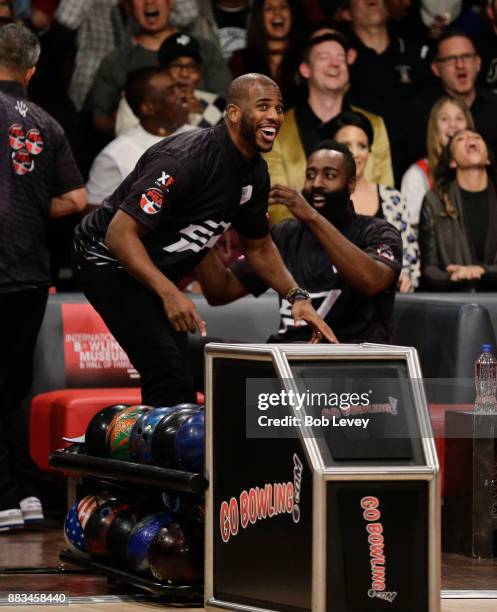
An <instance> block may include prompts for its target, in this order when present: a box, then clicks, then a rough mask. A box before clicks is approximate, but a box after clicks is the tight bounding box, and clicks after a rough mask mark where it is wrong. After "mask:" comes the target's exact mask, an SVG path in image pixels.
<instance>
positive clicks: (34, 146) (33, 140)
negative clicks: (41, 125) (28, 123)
mask: <svg viewBox="0 0 497 612" xmlns="http://www.w3.org/2000/svg"><path fill="white" fill-rule="evenodd" d="M43 145H44V142H43V136H42V135H41V134H40V130H37V129H36V128H33V129H32V130H29V132H28V133H27V134H26V149H27V150H28V151H29V152H30V153H31V155H39V154H40V153H41V152H42V151H43Z"/></svg>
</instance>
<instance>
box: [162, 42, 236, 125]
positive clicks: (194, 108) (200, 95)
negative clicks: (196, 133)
mask: <svg viewBox="0 0 497 612" xmlns="http://www.w3.org/2000/svg"><path fill="white" fill-rule="evenodd" d="M159 63H160V64H161V66H163V67H164V68H165V69H166V70H168V72H169V74H170V75H171V76H172V77H173V79H174V80H175V81H176V83H179V84H180V85H182V86H183V87H184V89H185V92H186V99H187V101H188V106H189V111H190V112H189V119H188V122H189V123H190V125H194V126H198V127H213V126H215V125H218V123H220V122H221V121H222V118H223V112H224V106H225V101H224V99H223V98H221V96H218V95H217V94H215V93H211V92H208V91H203V90H201V89H198V85H199V83H200V76H201V71H200V67H201V66H200V65H201V63H202V57H201V55H200V46H199V44H198V42H197V40H196V39H195V38H193V36H189V35H188V34H179V33H178V34H174V35H173V36H170V37H169V38H167V39H166V40H165V41H164V42H163V43H162V46H161V48H160V49H159Z"/></svg>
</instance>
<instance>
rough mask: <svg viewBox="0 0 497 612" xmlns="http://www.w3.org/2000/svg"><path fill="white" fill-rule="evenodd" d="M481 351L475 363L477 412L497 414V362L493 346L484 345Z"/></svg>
mask: <svg viewBox="0 0 497 612" xmlns="http://www.w3.org/2000/svg"><path fill="white" fill-rule="evenodd" d="M481 351H482V352H481V355H480V356H479V357H478V359H477V360H476V363H475V387H476V399H475V412H477V413H479V414H497V399H496V397H495V393H496V391H497V360H496V359H495V357H494V356H493V354H492V345H491V344H483V345H482V347H481Z"/></svg>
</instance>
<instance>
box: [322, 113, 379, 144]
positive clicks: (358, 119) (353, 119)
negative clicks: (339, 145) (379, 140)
mask: <svg viewBox="0 0 497 612" xmlns="http://www.w3.org/2000/svg"><path fill="white" fill-rule="evenodd" d="M348 125H353V126H354V127H356V128H359V129H360V130H362V131H363V132H364V133H365V134H366V136H367V138H368V144H369V147H370V148H371V146H372V144H373V140H374V130H373V126H372V125H371V121H370V120H369V119H368V118H367V117H366V115H363V114H362V113H358V112H354V111H345V112H343V113H340V114H339V115H337V116H336V117H335V118H334V119H333V120H332V121H331V122H330V125H329V129H330V134H331V135H332V136H333V137H335V136H336V134H337V132H338V131H339V130H341V129H342V128H343V127H347V126H348Z"/></svg>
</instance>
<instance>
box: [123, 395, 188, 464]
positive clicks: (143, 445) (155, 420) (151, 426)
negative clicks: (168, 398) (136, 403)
mask: <svg viewBox="0 0 497 612" xmlns="http://www.w3.org/2000/svg"><path fill="white" fill-rule="evenodd" d="M175 410H177V408H173V407H169V406H164V407H161V408H154V409H153V410H152V411H151V412H146V413H145V414H142V415H141V416H140V417H139V419H138V420H137V421H136V423H135V424H134V425H133V429H132V430H131V434H130V436H129V452H130V454H131V457H132V458H133V460H134V461H136V462H138V463H146V464H149V463H152V436H153V434H154V431H155V428H156V427H157V425H158V424H159V423H160V421H161V420H162V419H163V418H164V417H165V416H167V415H168V414H171V413H172V412H174V411H175Z"/></svg>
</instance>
